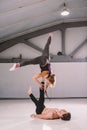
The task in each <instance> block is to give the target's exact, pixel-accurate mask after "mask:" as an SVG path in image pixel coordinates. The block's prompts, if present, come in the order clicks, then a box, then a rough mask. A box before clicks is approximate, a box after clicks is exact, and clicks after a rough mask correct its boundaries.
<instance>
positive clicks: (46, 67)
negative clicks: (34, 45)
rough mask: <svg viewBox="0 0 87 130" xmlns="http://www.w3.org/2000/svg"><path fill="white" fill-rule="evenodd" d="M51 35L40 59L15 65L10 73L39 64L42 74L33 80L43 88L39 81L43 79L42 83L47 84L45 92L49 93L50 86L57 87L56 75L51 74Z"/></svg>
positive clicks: (35, 76)
mask: <svg viewBox="0 0 87 130" xmlns="http://www.w3.org/2000/svg"><path fill="white" fill-rule="evenodd" d="M51 37H52V36H51V35H49V37H48V40H47V43H46V45H45V48H44V50H43V52H42V55H41V56H39V57H36V58H34V59H32V60H26V61H23V62H21V63H16V64H14V65H13V67H12V68H11V69H10V71H13V70H15V69H16V68H19V67H22V66H26V65H31V64H33V65H36V64H39V66H40V69H41V72H40V73H38V74H36V75H34V77H33V79H34V80H35V81H36V82H37V83H38V84H39V85H40V86H42V84H41V82H40V81H39V78H42V81H45V83H46V89H45V92H47V88H48V86H51V87H53V86H54V85H55V74H52V72H51V65H50V61H49V46H50V43H51Z"/></svg>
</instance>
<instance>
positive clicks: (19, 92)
mask: <svg viewBox="0 0 87 130" xmlns="http://www.w3.org/2000/svg"><path fill="white" fill-rule="evenodd" d="M11 66H12V64H0V98H27V97H28V95H27V90H28V86H29V85H32V86H33V87H32V90H33V93H34V94H35V96H37V97H38V94H39V91H38V85H37V84H36V83H35V82H34V81H33V79H32V76H33V75H34V74H35V73H38V72H39V71H40V70H39V66H38V65H30V66H26V67H22V68H20V69H17V70H16V71H14V72H9V68H10V67H11ZM52 70H53V72H54V73H55V74H56V79H57V80H56V86H55V88H49V89H48V95H49V97H87V63H52Z"/></svg>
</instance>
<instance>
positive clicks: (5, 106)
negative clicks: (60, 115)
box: [0, 99, 87, 130]
mask: <svg viewBox="0 0 87 130" xmlns="http://www.w3.org/2000/svg"><path fill="white" fill-rule="evenodd" d="M45 105H46V106H47V107H56V108H59V109H61V108H65V109H66V110H68V111H70V112H71V114H72V119H71V121H63V120H61V119H57V120H42V119H36V118H35V119H34V118H31V117H30V115H31V114H32V113H34V110H35V106H34V104H33V103H32V101H31V100H0V130H87V99H51V100H48V99H46V101H45Z"/></svg>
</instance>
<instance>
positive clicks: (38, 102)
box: [29, 89, 45, 114]
mask: <svg viewBox="0 0 87 130" xmlns="http://www.w3.org/2000/svg"><path fill="white" fill-rule="evenodd" d="M29 96H30V98H31V100H32V101H33V102H34V104H35V105H36V113H37V114H41V113H42V111H43V110H44V108H45V105H44V89H40V97H39V100H37V99H36V98H35V97H34V95H33V94H30V95H29Z"/></svg>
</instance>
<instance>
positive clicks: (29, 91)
mask: <svg viewBox="0 0 87 130" xmlns="http://www.w3.org/2000/svg"><path fill="white" fill-rule="evenodd" d="M27 93H28V94H29V96H30V98H31V100H32V101H33V102H34V104H35V105H36V107H37V105H38V101H37V99H36V98H35V96H34V95H33V94H32V90H31V87H30V88H29V90H28V92H27Z"/></svg>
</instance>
